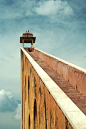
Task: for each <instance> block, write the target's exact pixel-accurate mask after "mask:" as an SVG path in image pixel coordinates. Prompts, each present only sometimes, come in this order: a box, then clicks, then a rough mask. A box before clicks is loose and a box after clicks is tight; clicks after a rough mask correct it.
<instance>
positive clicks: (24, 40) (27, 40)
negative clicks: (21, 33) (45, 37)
mask: <svg viewBox="0 0 86 129" xmlns="http://www.w3.org/2000/svg"><path fill="white" fill-rule="evenodd" d="M35 39H36V37H20V43H32V41H33V43H35Z"/></svg>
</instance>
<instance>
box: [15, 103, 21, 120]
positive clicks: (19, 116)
mask: <svg viewBox="0 0 86 129" xmlns="http://www.w3.org/2000/svg"><path fill="white" fill-rule="evenodd" d="M15 118H16V119H17V120H20V119H21V104H18V107H17V108H16V115H15Z"/></svg>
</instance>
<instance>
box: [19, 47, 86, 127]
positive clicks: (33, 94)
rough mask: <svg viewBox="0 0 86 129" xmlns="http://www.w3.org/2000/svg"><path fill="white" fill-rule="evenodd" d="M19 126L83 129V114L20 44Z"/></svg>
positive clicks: (85, 117)
mask: <svg viewBox="0 0 86 129" xmlns="http://www.w3.org/2000/svg"><path fill="white" fill-rule="evenodd" d="M35 54H36V53H35ZM42 58H43V57H42ZM45 58H46V57H45ZM54 61H55V60H54ZM47 62H48V60H47ZM51 66H52V64H51ZM21 129H86V116H85V115H84V114H83V113H82V112H81V110H80V109H79V108H78V107H77V106H76V105H75V104H74V103H73V102H72V101H71V100H70V99H69V98H68V96H67V95H66V94H65V93H63V91H62V90H61V89H60V88H59V86H58V85H57V84H55V82H53V80H52V79H51V78H50V77H49V76H48V75H47V74H46V72H44V71H43V70H42V69H41V67H40V66H39V65H37V63H36V62H35V61H34V60H33V59H32V58H31V57H30V56H29V54H28V53H27V52H26V51H25V49H23V48H22V49H21Z"/></svg>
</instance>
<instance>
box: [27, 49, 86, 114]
mask: <svg viewBox="0 0 86 129" xmlns="http://www.w3.org/2000/svg"><path fill="white" fill-rule="evenodd" d="M26 51H27V52H28V53H29V55H30V56H31V57H32V58H33V59H34V60H35V61H36V62H37V63H38V64H39V66H40V67H41V68H42V69H43V70H44V71H45V72H46V73H47V74H48V75H49V76H50V77H51V78H52V80H53V81H54V82H55V83H56V84H57V85H58V86H59V87H60V88H61V89H62V90H63V91H64V92H65V93H66V95H67V96H68V97H69V98H70V99H71V100H72V101H73V102H74V103H75V104H76V105H77V107H78V108H79V109H80V110H81V111H82V112H83V113H84V114H85V115H86V97H85V96H83V95H82V94H81V93H79V91H77V90H76V89H74V87H73V86H72V85H71V84H70V83H69V82H67V81H65V80H64V79H63V78H61V77H60V76H59V75H58V74H57V73H56V72H55V71H54V70H53V69H52V68H50V67H49V66H47V65H46V63H45V62H43V61H42V60H41V59H39V58H38V57H37V56H36V55H35V54H34V52H29V51H28V50H26Z"/></svg>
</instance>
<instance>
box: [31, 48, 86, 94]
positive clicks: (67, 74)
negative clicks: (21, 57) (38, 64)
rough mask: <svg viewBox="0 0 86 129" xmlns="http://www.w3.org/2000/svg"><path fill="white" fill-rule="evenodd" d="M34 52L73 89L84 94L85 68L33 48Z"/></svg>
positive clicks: (85, 88) (85, 92)
mask: <svg viewBox="0 0 86 129" xmlns="http://www.w3.org/2000/svg"><path fill="white" fill-rule="evenodd" d="M34 53H35V54H36V55H37V57H39V58H40V59H41V60H43V61H44V62H46V64H47V65H48V66H49V67H51V68H52V69H53V70H54V71H55V72H57V73H58V74H59V75H60V76H61V77H63V78H64V79H65V80H66V81H68V82H70V84H72V86H73V87H74V88H75V89H77V90H78V91H79V92H80V93H82V94H83V95H84V96H86V69H83V68H80V67H78V66H76V65H73V64H71V63H69V62H66V61H64V60H62V59H60V58H57V57H54V56H52V55H49V54H47V53H45V52H42V51H40V50H38V49H35V51H34Z"/></svg>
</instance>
